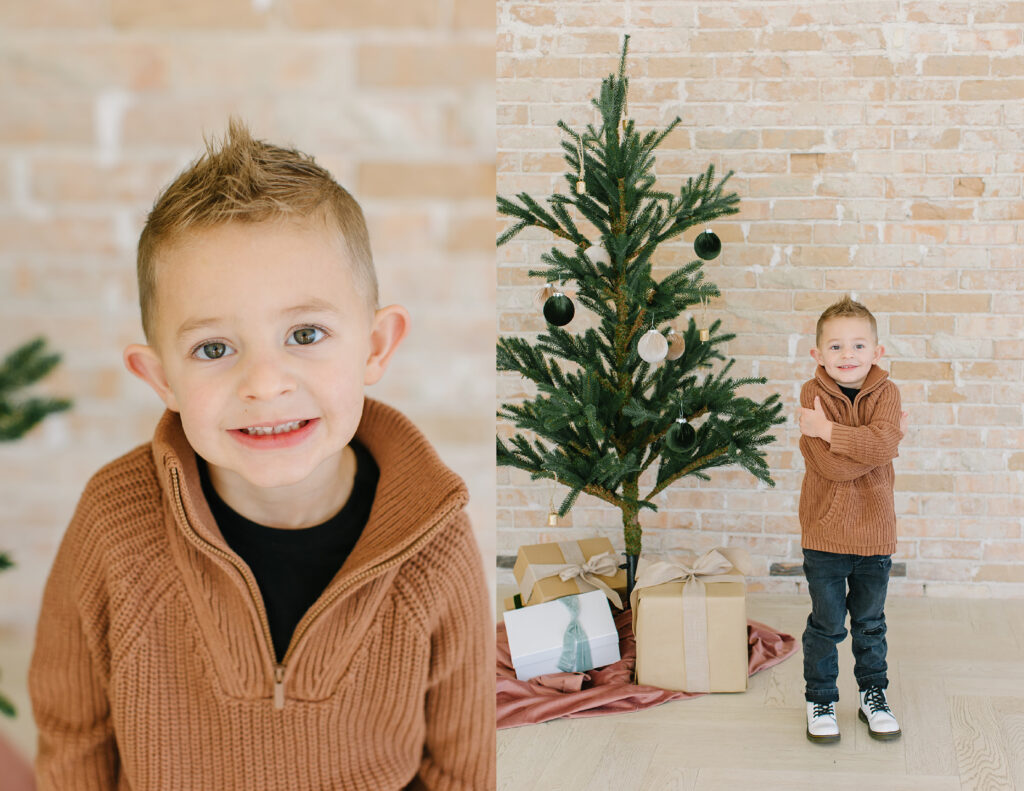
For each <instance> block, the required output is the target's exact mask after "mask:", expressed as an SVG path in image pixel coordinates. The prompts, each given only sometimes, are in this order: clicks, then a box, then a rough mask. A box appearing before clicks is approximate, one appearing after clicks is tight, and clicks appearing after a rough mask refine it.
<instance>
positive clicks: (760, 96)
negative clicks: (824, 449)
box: [497, 0, 1024, 596]
mask: <svg viewBox="0 0 1024 791" xmlns="http://www.w3.org/2000/svg"><path fill="white" fill-rule="evenodd" d="M498 8H499V19H498V165H499V172H498V190H499V193H500V194H502V195H511V194H513V193H515V192H518V191H521V190H525V191H527V192H529V193H530V194H531V195H533V196H534V197H537V198H542V197H544V196H546V195H549V194H551V193H552V192H553V191H555V190H562V191H564V190H565V189H566V187H565V182H564V181H563V180H562V172H563V167H562V164H563V163H562V161H561V157H560V148H559V131H558V130H557V128H556V127H555V122H556V121H558V120H559V119H564V120H565V121H566V122H567V123H569V124H571V125H574V126H576V127H577V128H578V127H579V126H580V125H582V124H584V123H594V122H595V121H596V120H597V115H596V111H595V110H593V109H592V108H591V107H590V104H589V102H590V100H591V98H592V97H593V96H595V95H596V93H597V90H598V89H599V86H600V80H601V79H602V78H603V77H604V76H606V75H607V74H608V73H610V72H611V71H613V70H614V69H615V68H616V66H617V54H618V51H619V48H620V46H621V36H622V33H624V32H628V33H631V34H632V38H631V42H630V48H631V54H630V58H629V62H628V73H629V75H630V77H631V79H632V82H631V94H630V105H629V109H630V116H631V117H632V118H633V119H634V120H636V121H637V122H638V123H639V124H640V125H641V127H644V128H651V127H654V126H659V127H661V126H664V125H666V124H667V123H668V122H669V121H670V120H671V119H672V118H674V117H675V116H676V115H679V116H681V117H682V119H683V120H682V125H681V127H680V128H679V129H678V130H677V131H676V132H675V133H674V134H673V135H672V136H671V137H670V139H669V140H668V141H666V144H665V145H664V146H663V147H662V149H661V150H660V154H659V156H658V159H657V166H656V167H657V173H658V176H659V179H660V182H661V183H662V184H663V186H664V187H666V188H668V189H669V190H674V189H677V188H678V185H679V184H680V182H681V180H682V179H683V178H685V177H687V176H690V175H695V174H697V173H699V172H701V171H702V170H703V169H704V167H705V166H706V165H707V164H708V163H709V162H713V163H714V164H715V165H716V168H717V169H718V171H719V172H720V173H723V172H725V171H728V170H734V171H735V176H734V177H733V179H732V181H731V182H730V184H731V187H732V189H734V190H735V191H736V192H738V193H739V195H740V196H741V198H742V203H741V207H742V212H741V213H740V214H739V215H736V216H735V217H733V218H729V220H728V221H720V222H716V223H714V228H715V230H716V231H717V232H718V234H719V235H720V236H721V237H722V239H723V243H724V250H723V253H722V254H721V256H720V257H719V258H718V259H716V260H714V261H713V262H710V263H709V264H707V265H706V266H705V272H706V274H707V276H708V277H709V278H710V280H712V281H713V282H715V283H717V284H718V285H719V287H720V288H721V289H722V292H723V298H722V299H721V300H719V301H717V304H714V305H713V306H712V309H711V310H710V311H709V317H710V318H712V319H714V318H720V319H722V321H723V329H724V330H727V331H733V332H736V333H737V334H738V337H737V339H736V340H735V341H733V342H732V343H730V344H729V347H728V349H727V350H726V353H727V355H730V356H735V357H736V359H737V364H736V367H735V368H734V374H735V375H740V376H741V375H744V374H751V373H752V374H755V375H761V376H765V377H767V378H768V385H767V386H765V387H761V388H748V389H747V394H749V395H752V396H753V395H756V396H757V397H764V396H766V395H767V394H768V393H771V392H778V393H780V394H781V395H782V396H783V399H784V400H785V402H786V413H787V414H789V415H790V419H789V421H788V423H787V424H786V425H785V426H781V427H779V431H778V432H777V437H778V441H777V442H776V443H774V444H773V445H771V446H769V447H768V462H769V464H770V466H771V470H772V474H773V476H774V479H775V481H776V484H777V486H776V488H774V489H766V488H763V487H759V486H758V485H757V484H756V482H755V481H754V479H753V478H752V477H751V476H750V475H749V474H747V473H746V472H745V471H741V470H740V471H738V470H729V471H713V472H712V481H711V482H710V483H703V484H702V483H700V482H686V483H684V484H681V485H676V486H674V487H672V488H671V489H670V490H668V491H667V492H665V493H663V494H662V495H661V496H660V497H659V500H658V502H659V509H660V510H659V511H658V513H657V514H652V513H650V512H644V514H643V515H642V517H641V521H642V523H643V524H644V525H645V530H644V546H645V549H647V550H651V551H671V550H675V549H678V548H682V547H694V548H698V549H703V548H707V547H710V546H714V545H717V544H720V543H729V544H736V545H742V546H745V547H748V548H749V549H750V550H751V552H752V553H753V555H754V557H755V564H756V574H755V579H754V580H753V583H754V584H753V588H754V589H767V590H773V591H789V592H792V591H795V590H797V589H798V588H799V587H800V586H801V584H802V578H784V577H770V576H769V575H768V572H769V567H770V564H771V563H773V562H786V561H789V562H793V561H796V560H797V559H798V558H799V556H800V541H799V523H798V520H797V516H796V512H797V503H798V499H799V489H800V481H801V477H802V473H803V461H802V458H801V456H800V453H799V450H798V448H797V440H798V437H799V430H798V428H797V427H796V426H795V424H794V422H793V420H792V413H793V411H794V410H795V408H796V406H797V398H798V394H799V386H800V384H801V383H802V382H803V381H805V380H806V379H808V378H809V377H810V376H811V375H812V373H813V361H812V360H811V359H810V357H809V356H808V350H809V348H810V346H811V345H812V343H813V331H814V326H815V322H816V320H817V317H818V315H819V314H820V312H821V311H822V310H823V309H824V308H825V307H826V306H827V305H828V304H830V303H831V302H833V301H834V300H835V299H837V298H838V297H840V296H841V295H842V294H843V293H844V292H853V294H854V295H855V297H856V298H859V299H861V300H862V301H864V302H865V303H867V305H868V306H869V307H870V308H872V310H873V311H874V312H875V314H876V316H877V318H878V323H879V333H880V336H881V342H882V343H883V344H884V345H885V347H886V357H885V358H884V359H883V364H884V365H885V366H887V367H889V368H890V370H891V374H892V377H893V379H894V380H895V382H896V383H897V384H898V385H899V387H900V390H901V393H902V397H903V403H904V405H905V408H906V409H907V410H908V411H909V412H910V415H911V429H910V431H909V434H908V436H907V438H906V439H905V440H904V442H903V444H902V446H901V451H900V457H899V459H897V460H896V462H895V466H896V509H897V513H898V516H899V533H900V545H899V550H898V553H897V559H898V560H901V561H905V563H906V566H907V577H906V578H905V579H894V581H893V584H892V586H891V589H892V590H893V592H894V593H899V594H910V595H919V594H922V593H927V594H928V595H936V594H937V595H964V596H986V595H993V596H1021V595H1024V541H1022V527H1024V518H1022V513H1024V408H1022V402H1024V362H1022V360H1024V263H1022V251H1024V222H1022V220H1024V198H1022V194H1021V171H1022V169H1024V155H1022V154H1021V149H1022V143H1024V101H1022V99H1024V45H1022V30H1024V25H1022V23H1024V3H1021V2H862V3H842V2H796V3H792V2H729V3H718V4H711V3H694V2H686V1H685V0H671V1H666V2H639V0H637V1H636V2H628V1H627V2H616V3H602V2H580V3H570V2H561V1H559V2H543V3H524V2H508V1H505V2H499V4H498ZM502 227H504V226H503V225H502ZM699 230H700V229H691V230H690V231H689V232H688V233H687V235H686V243H684V244H676V245H673V246H672V247H671V249H665V251H664V252H663V253H661V254H660V256H659V258H660V262H659V263H661V264H662V268H661V269H660V270H656V275H657V274H658V272H659V271H660V273H661V274H667V273H668V272H669V271H671V268H672V267H673V265H678V264H679V263H680V262H683V261H688V260H691V259H692V258H693V257H694V256H693V252H692V247H691V246H690V245H691V243H692V239H693V236H694V235H695V234H696V233H697V232H698V231H699ZM548 247H550V240H549V238H548V237H546V236H545V235H544V234H541V233H526V234H523V235H521V237H519V238H517V240H516V241H515V242H513V243H512V244H509V245H508V246H506V247H504V248H502V249H501V250H500V251H499V257H498V261H499V263H498V283H499V286H498V313H499V332H501V333H502V334H513V333H515V334H525V335H528V336H529V335H531V334H534V333H536V332H538V331H540V330H541V329H542V328H543V319H542V317H541V315H540V313H539V311H538V310H536V309H535V308H534V307H533V305H532V303H531V298H532V295H533V292H534V291H535V290H536V288H537V281H536V280H534V281H531V279H530V278H528V277H527V274H526V272H527V270H528V269H529V268H531V267H535V266H537V265H538V263H539V258H540V255H541V253H542V252H544V251H545V250H546V249H548ZM498 392H499V397H500V398H503V399H508V398H514V397H516V396H517V395H521V394H522V392H523V390H522V384H521V382H520V381H518V379H517V378H514V377H512V376H509V375H505V376H503V377H499V383H498ZM562 494H564V490H559V494H558V495H557V499H556V502H559V501H560V497H561V495H562ZM548 499H549V493H548V484H547V483H546V482H544V483H538V484H531V483H530V482H529V480H528V477H527V476H525V475H522V474H520V473H519V472H518V471H511V470H509V469H508V468H502V469H500V470H499V471H498V514H497V523H498V537H497V541H498V554H499V556H506V557H507V556H510V555H514V554H515V551H516V547H517V546H518V545H520V544H525V543H532V542H535V541H542V540H562V539H564V538H575V537H579V536H583V535H590V534H594V533H602V534H607V535H608V536H609V537H611V538H612V540H613V543H615V545H616V546H617V547H618V548H620V549H621V548H622V538H621V522H620V518H619V512H618V511H617V510H614V509H611V508H609V507H605V506H604V505H603V504H601V503H600V502H599V501H597V500H595V499H594V498H590V497H587V496H586V495H584V496H583V497H581V498H580V500H579V502H578V504H577V506H576V507H575V508H574V509H573V511H572V512H571V515H570V517H569V518H567V519H566V520H564V526H560V527H558V528H556V529H551V528H548V527H547V523H546V517H547V511H548ZM498 580H499V583H503V582H509V581H511V576H510V573H509V572H507V571H500V572H499V578H498Z"/></svg>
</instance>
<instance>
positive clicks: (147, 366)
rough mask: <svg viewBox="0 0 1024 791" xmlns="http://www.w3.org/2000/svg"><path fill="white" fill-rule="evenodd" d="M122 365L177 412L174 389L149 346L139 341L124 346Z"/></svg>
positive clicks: (162, 366)
mask: <svg viewBox="0 0 1024 791" xmlns="http://www.w3.org/2000/svg"><path fill="white" fill-rule="evenodd" d="M124 365H125V368H127V369H128V370H129V371H131V372H132V373H133V374H135V375H136V376H137V377H139V379H141V380H142V381H143V382H145V383H146V384H148V385H149V386H150V387H152V388H153V390H154V391H155V392H156V394H157V395H158V396H160V400H161V401H163V402H164V404H166V406H167V408H168V409H170V410H171V411H172V412H179V411H181V410H179V409H178V399H177V398H175V397H174V391H172V390H171V386H170V385H169V384H168V383H167V375H166V374H165V373H164V364H163V363H162V362H161V361H160V357H159V356H158V355H157V353H156V352H155V351H154V350H153V347H151V346H143V345H142V344H140V343H132V344H129V345H128V346H127V347H125V350H124Z"/></svg>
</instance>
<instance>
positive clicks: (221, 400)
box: [29, 120, 494, 791]
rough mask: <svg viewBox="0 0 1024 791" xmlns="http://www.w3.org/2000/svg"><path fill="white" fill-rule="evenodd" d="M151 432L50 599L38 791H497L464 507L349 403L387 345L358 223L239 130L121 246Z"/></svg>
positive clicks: (60, 565)
mask: <svg viewBox="0 0 1024 791" xmlns="http://www.w3.org/2000/svg"><path fill="white" fill-rule="evenodd" d="M138 275H139V299H140V303H141V308H142V326H143V330H144V332H145V336H146V340H147V344H146V345H142V344H131V345H130V346H128V348H127V349H125V352H124V360H125V364H126V365H127V367H128V369H129V370H130V371H131V372H132V373H133V374H135V375H136V376H138V377H139V378H141V379H142V380H144V381H145V382H146V383H147V384H148V385H150V386H151V387H152V388H153V390H154V391H155V392H156V393H157V395H158V396H159V397H160V399H161V400H162V401H163V402H164V404H165V406H166V408H167V409H166V411H165V413H164V415H163V418H162V419H161V420H160V422H159V424H158V425H157V427H156V431H155V432H154V435H153V439H152V441H151V442H148V443H146V444H144V445H141V446H139V447H138V448H136V449H134V450H132V451H129V452H128V453H126V454H125V455H123V456H121V457H120V458H119V459H116V460H114V461H113V462H111V463H110V464H108V465H106V466H105V467H104V468H103V469H101V470H100V471H99V472H97V473H96V474H95V475H94V476H93V478H92V479H91V480H90V481H89V483H88V485H87V486H86V489H85V492H84V493H83V495H82V498H81V500H80V502H79V504H78V508H77V510H76V512H75V515H74V517H73V518H72V520H71V524H70V526H69V527H68V530H67V532H66V534H65V536H64V539H63V541H62V542H61V546H60V549H59V551H58V553H57V558H56V560H55V561H54V565H53V569H52V571H51V573H50V577H49V579H48V581H47V585H46V591H45V594H44V597H43V604H42V610H41V614H40V619H39V627H38V630H37V633H36V645H35V652H34V654H33V657H32V664H31V668H30V672H29V690H30V694H31V697H32V704H33V710H34V714H35V718H36V722H37V725H38V727H39V752H38V757H37V760H36V773H37V777H38V787H39V789H40V791H51V790H52V791H127V789H131V791H169V789H195V791H198V790H199V789H207V790H208V791H214V789H216V791H329V790H330V791H334V790H336V791H343V790H344V791H349V790H351V791H360V790H363V791H398V790H399V789H432V790H433V791H442V789H448V790H449V791H467V789H488V788H493V787H494V682H493V678H494V675H493V674H494V669H493V659H490V658H489V655H488V648H489V647H491V646H493V641H494V633H493V628H492V626H491V621H490V606H489V603H488V596H487V593H486V590H485V588H484V582H483V568H482V565H481V562H480V555H479V551H478V549H477V547H476V543H475V540H474V538H473V533H472V530H471V529H470V525H469V521H468V519H467V517H466V514H465V511H464V505H465V503H466V500H467V495H466V488H465V485H464V484H463V482H462V481H461V480H460V479H459V477H458V476H457V475H456V474H455V473H454V472H452V471H451V470H450V469H448V468H447V467H446V466H445V465H444V464H443V463H442V462H441V460H440V459H439V458H438V457H437V454H436V453H435V452H434V450H433V448H432V447H431V446H430V444H429V443H428V442H427V440H426V438H425V437H424V436H423V435H422V434H421V433H420V432H419V431H418V430H417V429H416V428H415V427H414V426H413V425H412V423H411V422H410V421H409V420H408V419H406V418H405V417H404V416H403V415H401V414H400V413H399V412H397V411H396V410H394V409H392V408H390V407H387V406H385V405H384V404H381V403H378V402H375V401H372V400H370V399H368V398H365V397H364V393H363V388H364V386H365V385H371V384H374V383H375V382H376V381H378V380H379V379H380V377H381V376H382V375H383V373H384V370H385V368H386V366H387V364H388V361H389V359H390V357H391V355H392V353H393V352H394V351H395V349H396V348H397V346H398V344H399V342H400V341H401V340H402V338H403V336H404V335H405V334H406V331H407V329H408V324H409V316H408V313H407V312H406V311H405V309H404V308H402V307H400V306H398V305H390V306H387V307H383V308H380V307H378V305H377V283H376V276H375V273H374V270H373V263H372V259H371V257H370V248H369V238H368V235H367V231H366V226H365V222H364V220H363V215H362V211H361V210H360V208H359V204H358V203H356V201H355V200H354V199H353V198H352V196H351V195H349V194H348V192H346V191H345V190H344V189H343V188H342V187H341V186H340V185H338V184H337V183H336V182H335V181H334V180H333V178H331V176H330V174H329V173H328V172H327V171H326V170H324V169H323V168H321V167H320V166H319V165H317V164H316V163H315V162H314V161H313V160H312V159H311V158H310V157H308V156H306V155H304V154H300V153H299V152H297V151H294V150H292V149H287V148H281V147H279V146H274V145H271V144H268V143H265V142H263V141H258V140H255V139H253V138H252V137H251V136H250V135H249V132H248V130H247V129H245V127H244V126H243V125H242V124H241V123H239V122H237V121H234V120H232V122H231V124H230V129H229V135H228V137H227V139H226V140H225V141H224V144H223V146H222V147H220V148H216V147H215V146H214V145H212V144H208V150H207V152H206V154H205V155H204V156H202V157H201V158H199V159H198V160H197V161H196V162H194V163H193V164H192V165H191V166H190V167H189V168H188V169H187V170H186V171H185V172H183V173H182V174H181V175H180V176H179V177H178V178H177V179H176V180H175V181H174V182H173V183H172V184H171V185H170V186H169V187H168V188H167V189H166V190H165V191H164V193H163V194H162V195H161V196H160V197H159V199H158V200H157V202H156V204H155V205H154V207H153V210H152V211H151V212H150V214H149V217H148V219H147V222H146V226H145V228H144V229H143V231H142V235H141V237H140V239H139V251H138Z"/></svg>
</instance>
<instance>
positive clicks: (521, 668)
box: [505, 590, 619, 681]
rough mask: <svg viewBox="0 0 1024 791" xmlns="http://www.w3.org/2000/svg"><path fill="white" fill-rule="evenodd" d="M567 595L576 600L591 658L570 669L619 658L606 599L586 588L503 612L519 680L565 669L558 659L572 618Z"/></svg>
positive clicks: (616, 633) (610, 611)
mask: <svg viewBox="0 0 1024 791" xmlns="http://www.w3.org/2000/svg"><path fill="white" fill-rule="evenodd" d="M567 599H573V600H575V601H576V602H577V603H578V604H579V615H578V616H577V617H578V620H579V625H580V626H581V627H582V629H583V632H584V633H585V636H586V640H587V643H588V645H589V646H590V658H591V661H590V662H589V663H588V664H587V666H586V667H574V668H573V669H574V670H577V671H578V670H591V669H593V668H595V667H604V666H605V665H610V664H612V663H613V662H618V661H619V633H618V630H616V628H615V619H614V618H612V610H611V607H610V606H609V604H608V599H607V597H606V596H605V595H604V593H602V592H601V591H599V590H595V591H589V592H587V593H579V594H576V595H575V596H563V597H562V598H561V599H555V600H554V601H549V602H545V603H544V604H534V605H532V606H530V607H523V608H522V609H520V610H508V611H507V612H506V613H505V630H506V632H507V633H508V647H509V651H510V652H511V654H512V666H513V667H514V668H515V670H516V678H518V679H519V680H521V681H527V680H529V679H531V678H533V677H534V676H542V675H544V674H545V673H561V672H565V671H563V670H562V669H561V668H559V666H558V663H559V660H560V659H561V658H562V650H563V648H564V647H565V637H566V630H567V629H568V628H569V626H570V624H571V622H572V618H573V614H572V611H571V610H570V606H571V604H570V603H569V602H567V601H566V600H567Z"/></svg>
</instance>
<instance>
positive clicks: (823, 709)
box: [807, 702, 839, 742]
mask: <svg viewBox="0 0 1024 791" xmlns="http://www.w3.org/2000/svg"><path fill="white" fill-rule="evenodd" d="M807 738H808V739H810V740H811V741H812V742H837V741H839V723H838V722H836V704H835V703H834V702H833V703H810V702H808V704H807Z"/></svg>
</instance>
